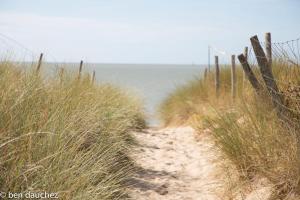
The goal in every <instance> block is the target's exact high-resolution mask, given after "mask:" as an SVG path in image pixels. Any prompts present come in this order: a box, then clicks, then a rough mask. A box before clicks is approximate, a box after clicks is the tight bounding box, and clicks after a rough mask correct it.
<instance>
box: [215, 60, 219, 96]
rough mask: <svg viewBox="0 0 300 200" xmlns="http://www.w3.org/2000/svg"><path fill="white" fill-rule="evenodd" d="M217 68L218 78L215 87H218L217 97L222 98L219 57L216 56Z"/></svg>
mask: <svg viewBox="0 0 300 200" xmlns="http://www.w3.org/2000/svg"><path fill="white" fill-rule="evenodd" d="M215 67H216V77H215V86H216V96H217V97H219V96H220V68H219V57H218V56H215Z"/></svg>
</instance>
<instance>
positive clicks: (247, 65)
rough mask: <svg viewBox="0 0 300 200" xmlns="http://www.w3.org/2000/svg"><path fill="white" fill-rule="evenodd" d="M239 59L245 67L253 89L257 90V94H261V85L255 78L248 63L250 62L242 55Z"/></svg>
mask: <svg viewBox="0 0 300 200" xmlns="http://www.w3.org/2000/svg"><path fill="white" fill-rule="evenodd" d="M238 59H239V61H240V63H241V65H242V67H243V70H244V73H245V75H246V77H247V79H248V80H249V82H250V83H251V85H252V87H253V88H254V89H255V92H256V93H257V94H259V93H260V91H261V90H262V88H261V85H260V84H259V82H258V80H257V78H256V77H255V75H254V73H253V71H252V69H251V68H250V65H249V63H248V61H247V60H246V57H245V55H243V54H240V55H239V56H238Z"/></svg>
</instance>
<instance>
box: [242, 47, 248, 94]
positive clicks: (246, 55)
mask: <svg viewBox="0 0 300 200" xmlns="http://www.w3.org/2000/svg"><path fill="white" fill-rule="evenodd" d="M244 56H245V59H246V61H247V62H248V47H245V48H244ZM245 82H246V74H245V72H244V73H243V87H242V90H244V88H245Z"/></svg>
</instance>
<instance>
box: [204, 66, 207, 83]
mask: <svg viewBox="0 0 300 200" xmlns="http://www.w3.org/2000/svg"><path fill="white" fill-rule="evenodd" d="M206 79H207V68H205V70H204V80H206Z"/></svg>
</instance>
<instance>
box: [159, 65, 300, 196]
mask: <svg viewBox="0 0 300 200" xmlns="http://www.w3.org/2000/svg"><path fill="white" fill-rule="evenodd" d="M272 69H273V73H274V76H275V78H276V81H277V83H278V85H279V88H280V92H281V95H282V96H283V97H284V106H285V107H286V108H287V109H288V110H290V112H292V113H293V115H290V116H288V118H287V119H286V121H285V120H282V119H281V118H279V117H278V115H277V114H276V111H275V109H274V107H273V106H272V103H271V101H270V97H269V96H268V93H267V92H265V96H264V98H260V97H258V96H256V94H255V92H254V91H253V89H252V87H251V86H250V84H249V83H248V81H247V80H246V82H245V83H244V84H243V79H242V77H243V72H242V70H241V69H240V68H239V70H238V71H237V74H238V97H237V99H235V100H234V101H233V99H232V98H231V91H230V84H231V77H230V68H229V67H225V68H223V69H221V85H222V88H221V95H220V98H219V99H217V98H216V95H215V88H214V78H213V77H214V72H211V73H210V74H209V76H208V77H207V78H206V80H205V79H204V78H202V77H201V78H199V79H198V80H193V81H191V82H189V83H187V84H186V85H184V86H181V87H179V88H177V90H175V91H174V92H173V94H171V95H170V96H169V97H168V98H167V99H166V100H165V101H164V102H163V104H162V105H161V110H162V112H161V116H162V119H163V120H164V122H165V123H166V124H170V123H172V122H174V121H175V122H178V121H179V122H181V123H190V124H192V125H193V126H194V127H195V128H196V129H197V130H198V131H199V133H201V131H202V130H203V129H206V128H209V129H211V130H212V135H213V136H214V138H215V139H216V141H217V145H218V146H219V147H220V149H221V150H222V152H223V153H224V155H225V156H226V157H227V158H229V159H230V160H231V161H232V163H234V164H235V166H236V168H237V169H238V170H239V172H240V173H241V175H242V177H243V178H245V179H248V180H252V178H253V177H255V176H257V175H259V176H263V177H266V178H267V179H268V180H269V181H270V182H271V183H272V184H273V185H274V188H275V189H274V194H273V196H274V198H275V199H276V198H284V197H285V196H287V195H288V194H290V193H296V194H300V154H299V152H300V148H299V145H300V142H299V136H300V130H299V126H297V124H298V125H299V123H300V120H299V119H300V118H299V116H300V69H299V67H298V66H295V65H291V64H289V63H285V62H279V61H276V60H275V61H274V64H273V68H272ZM254 71H255V74H256V75H257V77H258V78H259V80H260V83H261V84H262V85H264V83H263V82H262V78H261V76H260V74H259V73H258V70H257V68H254ZM292 116H293V117H292ZM290 122H291V123H290ZM295 124H296V126H294V125H295Z"/></svg>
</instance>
